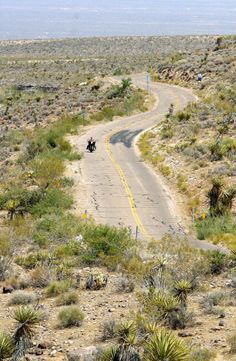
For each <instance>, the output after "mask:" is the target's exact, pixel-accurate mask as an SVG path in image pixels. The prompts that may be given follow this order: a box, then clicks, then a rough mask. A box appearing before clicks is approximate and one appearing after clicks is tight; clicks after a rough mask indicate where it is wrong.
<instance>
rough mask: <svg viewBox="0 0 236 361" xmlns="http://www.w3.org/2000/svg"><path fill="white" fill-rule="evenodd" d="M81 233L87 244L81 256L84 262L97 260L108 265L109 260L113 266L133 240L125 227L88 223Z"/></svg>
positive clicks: (95, 261)
mask: <svg viewBox="0 0 236 361" xmlns="http://www.w3.org/2000/svg"><path fill="white" fill-rule="evenodd" d="M82 234H83V236H84V242H85V244H86V246H87V248H86V250H85V251H84V256H83V259H84V261H85V262H86V263H97V262H98V263H104V264H106V265H109V261H111V262H112V264H113V265H114V266H115V265H117V264H118V263H119V262H120V261H121V260H122V259H123V257H124V255H125V254H126V252H127V251H128V250H129V249H130V248H131V247H132V246H134V241H133V240H132V238H131V237H130V234H129V232H128V230H127V229H126V228H122V229H119V228H115V227H110V226H108V225H102V224H101V225H95V224H88V225H86V226H85V228H84V230H83V231H82Z"/></svg>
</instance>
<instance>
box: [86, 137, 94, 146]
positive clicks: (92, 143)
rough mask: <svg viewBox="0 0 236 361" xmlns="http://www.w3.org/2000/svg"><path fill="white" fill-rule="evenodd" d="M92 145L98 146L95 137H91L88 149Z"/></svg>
mask: <svg viewBox="0 0 236 361" xmlns="http://www.w3.org/2000/svg"><path fill="white" fill-rule="evenodd" d="M91 146H93V147H94V148H95V147H96V140H95V139H93V137H90V138H89V139H88V145H87V149H89V148H90V147H91Z"/></svg>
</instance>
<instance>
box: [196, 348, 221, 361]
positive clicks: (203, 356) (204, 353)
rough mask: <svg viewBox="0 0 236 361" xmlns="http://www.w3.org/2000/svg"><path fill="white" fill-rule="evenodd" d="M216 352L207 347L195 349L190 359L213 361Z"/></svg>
mask: <svg viewBox="0 0 236 361" xmlns="http://www.w3.org/2000/svg"><path fill="white" fill-rule="evenodd" d="M215 356H216V355H215V352H213V351H211V350H208V349H207V348H199V349H193V350H192V351H191V353H190V356H189V361H211V360H214V359H215Z"/></svg>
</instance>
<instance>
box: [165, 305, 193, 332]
mask: <svg viewBox="0 0 236 361" xmlns="http://www.w3.org/2000/svg"><path fill="white" fill-rule="evenodd" d="M166 325H167V326H168V327H169V328H171V329H172V330H177V329H181V330H182V329H184V328H186V327H187V326H193V325H194V314H193V313H192V312H188V311H187V309H185V308H182V307H179V308H178V309H177V310H176V311H175V312H172V313H171V314H170V317H168V319H167V322H166Z"/></svg>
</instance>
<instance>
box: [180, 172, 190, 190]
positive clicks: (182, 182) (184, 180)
mask: <svg viewBox="0 0 236 361" xmlns="http://www.w3.org/2000/svg"><path fill="white" fill-rule="evenodd" d="M177 186H178V188H179V190H180V191H181V192H183V193H185V192H186V191H187V190H188V187H189V184H188V180H187V178H186V177H185V176H184V175H183V174H178V175H177Z"/></svg>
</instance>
